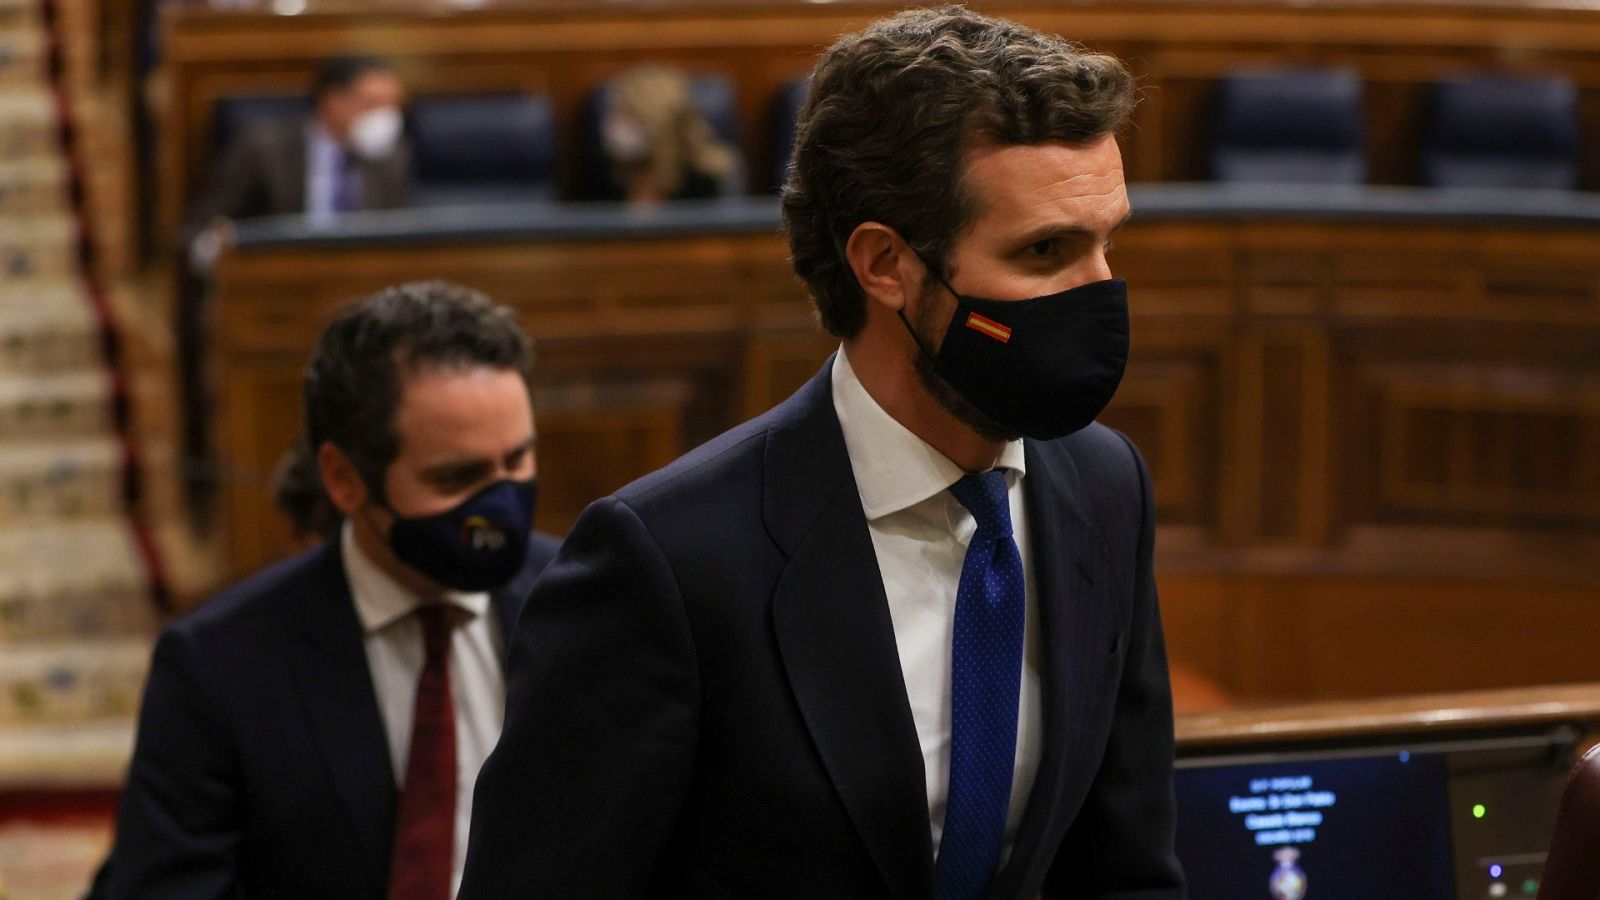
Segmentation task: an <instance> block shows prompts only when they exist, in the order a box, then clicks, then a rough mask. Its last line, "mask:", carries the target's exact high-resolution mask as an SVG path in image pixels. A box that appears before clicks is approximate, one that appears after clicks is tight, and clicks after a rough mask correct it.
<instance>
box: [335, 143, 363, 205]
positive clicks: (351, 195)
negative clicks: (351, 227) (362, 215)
mask: <svg viewBox="0 0 1600 900" xmlns="http://www.w3.org/2000/svg"><path fill="white" fill-rule="evenodd" d="M333 172H334V175H333V211H334V212H338V213H347V212H355V211H357V210H359V209H361V170H360V169H359V168H357V166H356V161H355V160H354V159H351V158H350V154H349V153H341V154H339V162H338V163H337V164H336V165H335V166H334V169H333Z"/></svg>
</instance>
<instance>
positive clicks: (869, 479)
mask: <svg viewBox="0 0 1600 900" xmlns="http://www.w3.org/2000/svg"><path fill="white" fill-rule="evenodd" d="M832 379H833V409H834V412H835V413H836V414H837V415H838V416H839V427H840V428H841V429H842V430H843V431H844V443H845V448H846V449H847V450H848V451H849V453H850V468H851V469H852V470H853V471H854V472H855V476H856V489H857V490H859V491H860V492H861V509H862V511H863V512H864V513H866V516H867V520H868V521H872V520H874V519H880V518H882V517H884V516H887V515H890V514H891V513H896V512H899V511H900V510H903V509H907V508H909V507H912V506H915V505H916V504H918V503H921V502H922V501H924V500H926V499H928V498H929V497H932V496H934V495H936V494H939V493H941V492H943V491H945V490H947V489H949V487H950V485H952V484H955V483H956V482H957V481H960V480H961V477H962V476H963V475H965V474H967V473H966V472H965V471H964V470H963V469H962V468H961V467H960V466H958V465H956V464H955V463H953V462H951V461H950V459H949V458H948V457H946V456H945V455H944V454H942V453H940V452H939V451H937V450H935V449H933V447H932V446H930V445H929V444H928V442H926V441H924V440H923V439H922V438H919V437H917V436H916V435H915V434H913V433H912V432H911V430H910V429H908V428H906V427H905V426H904V425H901V424H900V423H899V422H898V421H896V420H895V418H894V417H893V416H891V415H889V413H887V412H886V411H884V408H883V407H881V406H879V405H878V401H877V400H874V399H873V398H872V395H871V394H870V393H868V392H867V388H866V386H865V385H863V384H862V383H861V380H860V379H859V378H857V377H856V373H855V369H853V368H852V367H851V365H850V357H849V356H848V355H846V354H845V351H844V348H843V347H840V348H839V353H838V354H837V355H836V356H835V357H834V360H833V375H832ZM994 467H995V468H996V469H1010V470H1012V471H1014V472H1015V473H1016V474H1015V476H1013V478H1012V479H1011V480H1012V483H1015V481H1016V479H1019V478H1021V477H1022V476H1023V475H1024V474H1026V472H1027V464H1026V463H1025V462H1024V454H1023V450H1022V441H1021V440H1015V441H1011V442H1009V443H1007V444H1006V445H1005V446H1004V447H1002V448H1001V450H1000V458H999V459H997V460H995V464H994Z"/></svg>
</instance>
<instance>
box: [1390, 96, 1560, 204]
mask: <svg viewBox="0 0 1600 900" xmlns="http://www.w3.org/2000/svg"><path fill="white" fill-rule="evenodd" d="M1431 100H1432V102H1431V103H1430V104H1429V108H1428V121H1427V127H1426V129H1425V135H1424V138H1423V150H1422V165H1421V170H1422V182H1423V184H1428V185H1432V186H1434V187H1493V188H1546V189H1573V188H1576V187H1577V186H1578V152H1579V151H1578V146H1579V138H1578V91H1577V89H1576V88H1575V87H1574V86H1573V84H1572V82H1570V81H1568V80H1566V79H1560V78H1548V79H1534V78H1505V77H1498V76H1487V75H1463V76H1458V77H1453V78H1447V79H1442V80H1440V81H1438V82H1436V83H1435V84H1434V86H1433V91H1432V98H1431Z"/></svg>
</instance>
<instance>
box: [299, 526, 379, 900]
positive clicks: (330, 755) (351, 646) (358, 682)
mask: <svg viewBox="0 0 1600 900" xmlns="http://www.w3.org/2000/svg"><path fill="white" fill-rule="evenodd" d="M318 553H319V556H320V558H319V559H318V560H317V563H316V565H315V566H314V567H313V569H312V571H311V573H310V583H309V584H307V585H306V586H305V590H304V591H302V592H301V593H300V595H299V596H297V597H295V598H293V600H292V602H294V603H295V604H297V606H298V609H297V611H296V619H297V620H298V622H299V623H300V626H301V628H300V632H301V638H302V639H301V641H299V642H298V645H297V650H298V653H296V654H295V656H294V659H293V662H292V665H293V666H294V674H295V684H296V687H297V688H298V689H299V693H300V702H301V705H302V708H303V709H304V710H305V715H306V720H307V722H308V724H309V726H310V731H311V734H312V736H313V739H314V740H315V741H316V744H317V747H318V749H319V750H320V751H321V754H322V758H323V761H324V762H325V763H326V764H327V767H328V772H329V774H330V776H331V779H332V783H333V786H334V791H335V793H336V794H337V795H338V797H339V800H340V803H341V805H342V806H343V807H344V810H345V812H346V813H347V814H348V815H349V817H350V824H351V825H352V827H353V828H354V829H355V831H356V834H357V836H358V839H359V843H360V845H361V847H362V849H363V850H364V851H365V853H364V856H365V858H366V862H367V863H368V864H369V866H370V868H371V871H372V874H373V877H374V878H375V880H376V882H377V883H378V884H384V883H387V881H388V870H389V851H390V845H391V842H392V840H393V830H394V814H395V803H396V795H397V793H398V792H397V790H396V788H395V783H394V768H393V765H392V763H391V761H390V759H389V744H388V739H387V737H386V736H385V733H384V728H383V719H382V715H381V713H380V712H379V710H378V699H377V695H376V694H375V693H374V691H373V686H372V674H371V672H370V671H369V669H368V667H367V656H366V649H365V647H364V645H363V639H362V631H361V621H360V619H359V618H358V617H357V616H356V610H355V604H354V602H353V601H352V599H351V597H350V587H349V582H348V580H347V579H346V577H345V573H344V564H343V560H342V557H341V555H340V552H339V539H338V538H337V537H335V538H333V539H332V540H330V541H329V542H328V543H326V544H324V545H323V547H322V549H321V550H319V551H318Z"/></svg>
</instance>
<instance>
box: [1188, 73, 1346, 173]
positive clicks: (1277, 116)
mask: <svg viewBox="0 0 1600 900" xmlns="http://www.w3.org/2000/svg"><path fill="white" fill-rule="evenodd" d="M1217 100H1218V102H1217V117H1216V132H1215V136H1214V140H1213V143H1212V155H1211V170H1212V177H1213V178H1215V179H1216V180H1218V181H1229V182H1281V183H1295V184H1360V183H1362V182H1364V181H1365V180H1366V176H1367V165H1366V151H1365V133H1364V129H1363V126H1362V122H1363V116H1362V110H1361V81H1360V79H1359V78H1358V77H1357V76H1356V74H1355V73H1354V72H1350V71H1346V70H1342V69H1301V70H1292V69H1291V70H1281V71H1263V72H1240V73H1236V74H1234V75H1230V76H1229V77H1227V78H1225V79H1223V81H1222V83H1221V85H1220V88H1219V92H1218V98H1217Z"/></svg>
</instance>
